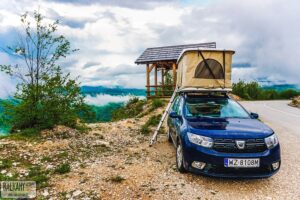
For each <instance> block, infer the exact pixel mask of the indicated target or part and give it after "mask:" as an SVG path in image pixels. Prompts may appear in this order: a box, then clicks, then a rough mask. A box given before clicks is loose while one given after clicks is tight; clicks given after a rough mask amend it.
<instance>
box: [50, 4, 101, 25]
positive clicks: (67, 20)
mask: <svg viewBox="0 0 300 200" xmlns="http://www.w3.org/2000/svg"><path fill="white" fill-rule="evenodd" d="M46 15H47V17H49V18H51V19H58V20H59V21H60V24H62V25H65V26H69V27H71V28H78V29H82V28H84V26H85V24H87V23H92V22H95V21H96V20H97V19H94V18H83V19H78V18H71V17H65V16H61V15H60V14H59V13H58V12H56V11H55V10H53V9H51V8H48V9H47V13H46Z"/></svg>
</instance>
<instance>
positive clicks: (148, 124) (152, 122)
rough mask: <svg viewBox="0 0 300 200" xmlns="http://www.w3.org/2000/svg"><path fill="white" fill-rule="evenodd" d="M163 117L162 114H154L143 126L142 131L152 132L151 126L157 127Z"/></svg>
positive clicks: (143, 132)
mask: <svg viewBox="0 0 300 200" xmlns="http://www.w3.org/2000/svg"><path fill="white" fill-rule="evenodd" d="M160 119H161V115H154V116H152V117H150V118H149V119H148V120H147V122H146V123H145V124H144V125H143V126H142V127H141V129H140V132H141V133H142V134H144V135H147V134H149V133H150V127H155V126H157V125H158V123H159V121H160Z"/></svg>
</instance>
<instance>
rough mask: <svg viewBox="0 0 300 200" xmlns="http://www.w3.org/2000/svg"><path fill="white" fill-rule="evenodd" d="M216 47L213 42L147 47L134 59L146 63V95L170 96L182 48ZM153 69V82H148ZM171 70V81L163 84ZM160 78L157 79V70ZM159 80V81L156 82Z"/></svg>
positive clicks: (139, 62) (174, 84) (155, 96)
mask: <svg viewBox="0 0 300 200" xmlns="http://www.w3.org/2000/svg"><path fill="white" fill-rule="evenodd" d="M189 48H216V43H215V42H210V43H199V44H189V45H176V46H165V47H153V48H147V49H146V50H145V51H144V52H143V53H142V55H140V56H139V57H138V59H137V60H136V61H135V63H136V64H143V65H146V92H147V94H146V96H147V99H151V98H170V97H171V95H172V94H173V91H174V90H175V86H176V78H177V68H178V67H177V59H178V57H179V56H180V54H181V52H182V51H183V50H184V49H189ZM153 69H154V77H153V78H154V84H151V83H150V76H151V72H152V70H153ZM170 70H171V71H172V73H171V74H172V82H171V83H168V84H165V80H166V75H167V74H168V73H169V72H170ZM159 71H160V73H161V76H160V78H161V80H158V72H159ZM158 81H160V83H158Z"/></svg>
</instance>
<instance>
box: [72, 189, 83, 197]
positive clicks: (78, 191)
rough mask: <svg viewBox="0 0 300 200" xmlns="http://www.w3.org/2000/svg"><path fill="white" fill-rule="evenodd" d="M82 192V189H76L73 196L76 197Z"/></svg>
mask: <svg viewBox="0 0 300 200" xmlns="http://www.w3.org/2000/svg"><path fill="white" fill-rule="evenodd" d="M81 193H82V192H81V191H80V190H76V191H75V192H73V197H76V196H78V195H80V194H81Z"/></svg>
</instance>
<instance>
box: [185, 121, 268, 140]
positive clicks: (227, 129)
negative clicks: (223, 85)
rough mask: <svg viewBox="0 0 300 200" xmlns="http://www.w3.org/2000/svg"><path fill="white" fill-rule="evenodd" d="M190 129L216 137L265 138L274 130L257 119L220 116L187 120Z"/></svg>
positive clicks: (193, 131)
mask: <svg viewBox="0 0 300 200" xmlns="http://www.w3.org/2000/svg"><path fill="white" fill-rule="evenodd" d="M187 124H188V131H190V132H192V133H196V134H200V135H204V136H208V137H214V138H264V137H267V136H269V135H271V134H273V130H272V129H271V128H269V127H268V126H267V125H265V124H264V123H262V122H260V121H259V120H257V119H240V118H226V119H225V118H218V119H207V118H201V119H192V120H187Z"/></svg>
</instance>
